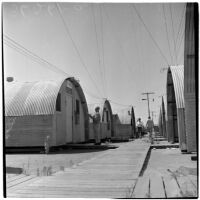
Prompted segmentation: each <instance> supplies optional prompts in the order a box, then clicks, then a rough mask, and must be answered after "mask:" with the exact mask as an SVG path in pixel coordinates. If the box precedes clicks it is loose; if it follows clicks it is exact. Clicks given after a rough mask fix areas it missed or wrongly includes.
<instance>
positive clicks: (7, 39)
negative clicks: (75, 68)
mask: <svg viewBox="0 0 200 200" xmlns="http://www.w3.org/2000/svg"><path fill="white" fill-rule="evenodd" d="M3 40H4V42H5V44H6V45H8V46H9V47H11V48H13V49H15V50H16V51H18V52H19V53H21V54H23V55H24V56H26V57H29V58H30V59H32V60H33V61H35V62H37V63H39V64H41V65H42V66H45V67H47V68H48V69H50V70H52V71H54V72H56V73H61V74H65V75H67V76H71V75H69V74H67V73H66V72H65V71H63V70H62V69H60V68H58V67H57V66H55V65H53V64H51V63H50V62H48V61H47V60H45V59H44V58H41V57H40V56H38V55H37V54H35V53H33V52H31V51H30V50H28V49H27V48H25V47H23V46H22V45H21V44H19V43H18V42H16V41H15V40H13V39H11V38H10V37H9V36H7V35H6V34H4V35H3Z"/></svg>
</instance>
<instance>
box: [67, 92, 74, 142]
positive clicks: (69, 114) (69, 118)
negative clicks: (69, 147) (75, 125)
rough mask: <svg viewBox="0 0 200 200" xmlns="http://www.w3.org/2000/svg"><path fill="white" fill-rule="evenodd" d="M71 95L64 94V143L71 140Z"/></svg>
mask: <svg viewBox="0 0 200 200" xmlns="http://www.w3.org/2000/svg"><path fill="white" fill-rule="evenodd" d="M72 116H73V112H72V96H71V95H70V94H67V95H66V143H69V142H72V140H73V138H72Z"/></svg>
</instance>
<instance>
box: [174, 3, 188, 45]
mask: <svg viewBox="0 0 200 200" xmlns="http://www.w3.org/2000/svg"><path fill="white" fill-rule="evenodd" d="M185 10H186V4H185V6H184V8H183V11H182V14H181V19H180V23H179V27H178V33H177V37H176V46H177V44H178V39H179V38H180V34H181V32H180V31H181V29H183V27H184V26H185V25H184V24H183V21H184V20H183V19H184V14H185Z"/></svg>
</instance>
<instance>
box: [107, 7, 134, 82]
mask: <svg viewBox="0 0 200 200" xmlns="http://www.w3.org/2000/svg"><path fill="white" fill-rule="evenodd" d="M104 12H105V14H106V17H107V19H108V22H109V23H110V25H111V21H110V18H109V16H108V13H107V11H106V8H105V7H104ZM113 35H114V36H115V40H116V41H117V44H118V45H119V48H120V49H121V52H122V54H123V55H124V57H125V53H124V51H123V47H122V44H121V42H120V40H119V38H118V37H117V34H113ZM125 61H126V62H127V59H125ZM127 66H128V69H129V71H130V73H131V74H132V73H133V71H132V66H129V63H128V62H127ZM131 80H132V79H131Z"/></svg>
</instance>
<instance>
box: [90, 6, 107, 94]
mask: <svg viewBox="0 0 200 200" xmlns="http://www.w3.org/2000/svg"><path fill="white" fill-rule="evenodd" d="M91 12H92V18H93V24H94V31H95V39H96V44H97V54H98V59H99V62H98V64H99V65H98V66H99V71H100V74H101V79H102V83H103V90H104V95H106V94H105V80H104V75H103V72H102V69H101V57H100V48H99V42H98V36H97V24H96V21H95V12H94V6H93V4H91Z"/></svg>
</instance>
